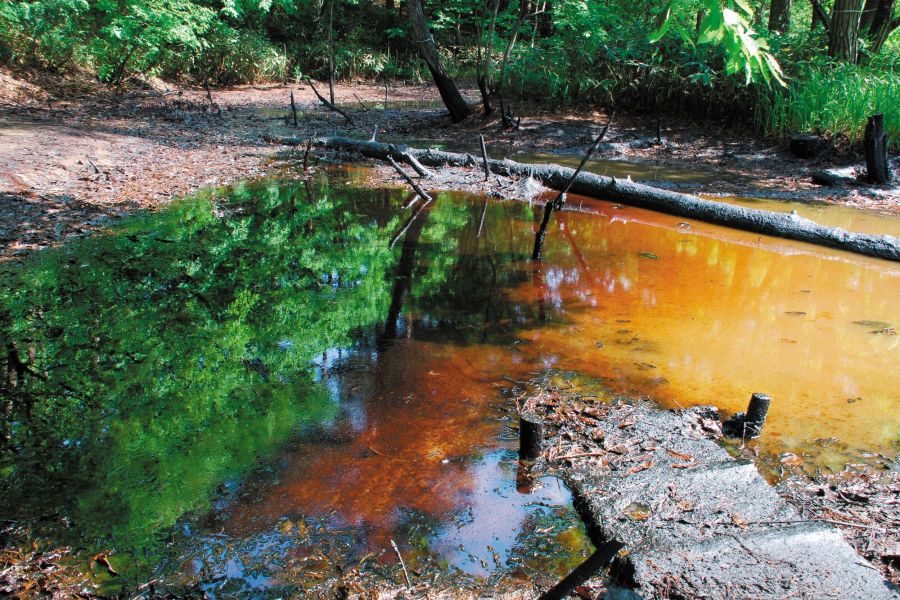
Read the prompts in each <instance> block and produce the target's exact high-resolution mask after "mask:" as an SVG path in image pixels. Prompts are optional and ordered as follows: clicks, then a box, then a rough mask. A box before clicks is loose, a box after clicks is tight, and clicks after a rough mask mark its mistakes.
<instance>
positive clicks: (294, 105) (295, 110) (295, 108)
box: [291, 90, 297, 127]
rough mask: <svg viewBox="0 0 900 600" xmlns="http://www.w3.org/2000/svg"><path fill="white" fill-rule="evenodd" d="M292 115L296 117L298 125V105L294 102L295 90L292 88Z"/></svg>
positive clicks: (295, 123)
mask: <svg viewBox="0 0 900 600" xmlns="http://www.w3.org/2000/svg"><path fill="white" fill-rule="evenodd" d="M291 115H293V117H294V127H297V105H296V104H294V90H291Z"/></svg>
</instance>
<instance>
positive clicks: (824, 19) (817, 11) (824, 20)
mask: <svg viewBox="0 0 900 600" xmlns="http://www.w3.org/2000/svg"><path fill="white" fill-rule="evenodd" d="M810 4H812V21H811V22H810V24H809V28H810V29H815V28H816V24H821V25H822V27H824V28H825V30H826V31H827V30H829V29H831V25H830V24H829V23H828V13H826V12H825V9H824V8H822V3H821V2H819V0H810Z"/></svg>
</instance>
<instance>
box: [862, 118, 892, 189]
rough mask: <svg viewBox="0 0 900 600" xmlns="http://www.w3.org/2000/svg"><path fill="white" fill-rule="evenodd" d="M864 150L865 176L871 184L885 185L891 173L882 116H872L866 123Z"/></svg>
mask: <svg viewBox="0 0 900 600" xmlns="http://www.w3.org/2000/svg"><path fill="white" fill-rule="evenodd" d="M864 144H865V148H866V175H867V177H868V179H869V181H870V182H872V183H887V182H888V181H890V180H891V171H890V169H888V162H887V134H886V133H885V132H884V115H883V114H880V115H873V116H871V117H869V120H868V122H867V123H866V133H865V138H864Z"/></svg>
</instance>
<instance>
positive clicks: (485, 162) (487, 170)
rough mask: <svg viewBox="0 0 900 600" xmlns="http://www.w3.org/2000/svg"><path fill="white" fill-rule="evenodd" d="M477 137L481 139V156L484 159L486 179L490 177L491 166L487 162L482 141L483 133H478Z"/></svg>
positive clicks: (485, 148)
mask: <svg viewBox="0 0 900 600" xmlns="http://www.w3.org/2000/svg"><path fill="white" fill-rule="evenodd" d="M478 139H479V140H481V157H482V158H483V159H484V180H485V181H487V180H488V179H490V178H491V167H490V165H489V163H488V154H487V146H486V145H485V143H484V136H483V135H479V136H478Z"/></svg>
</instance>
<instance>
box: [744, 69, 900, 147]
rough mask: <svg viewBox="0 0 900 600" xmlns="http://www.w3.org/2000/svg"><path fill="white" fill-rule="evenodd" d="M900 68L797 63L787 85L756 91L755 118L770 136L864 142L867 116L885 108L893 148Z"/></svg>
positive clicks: (898, 129)
mask: <svg viewBox="0 0 900 600" xmlns="http://www.w3.org/2000/svg"><path fill="white" fill-rule="evenodd" d="M898 106H900V68H898V67H897V66H893V65H885V64H881V65H873V66H865V67H857V66H855V65H847V64H844V65H832V64H829V63H825V62H821V61H819V62H812V63H806V64H801V65H798V66H797V67H796V75H794V77H792V79H791V83H790V86H789V87H788V88H786V89H774V90H762V91H760V95H759V99H758V103H757V107H758V110H757V113H756V120H757V125H758V126H759V127H760V129H761V130H763V131H764V132H766V133H767V134H769V135H772V136H775V137H780V138H786V137H789V136H790V135H791V134H793V133H797V132H815V133H820V134H824V135H827V136H831V137H838V138H844V139H845V140H847V141H848V142H850V143H858V142H860V141H862V138H863V133H864V132H865V126H866V119H867V118H868V117H869V116H870V115H874V114H877V113H884V128H885V131H886V132H887V136H888V144H889V146H890V147H891V148H893V149H897V148H900V112H898V110H897V107H898Z"/></svg>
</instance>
